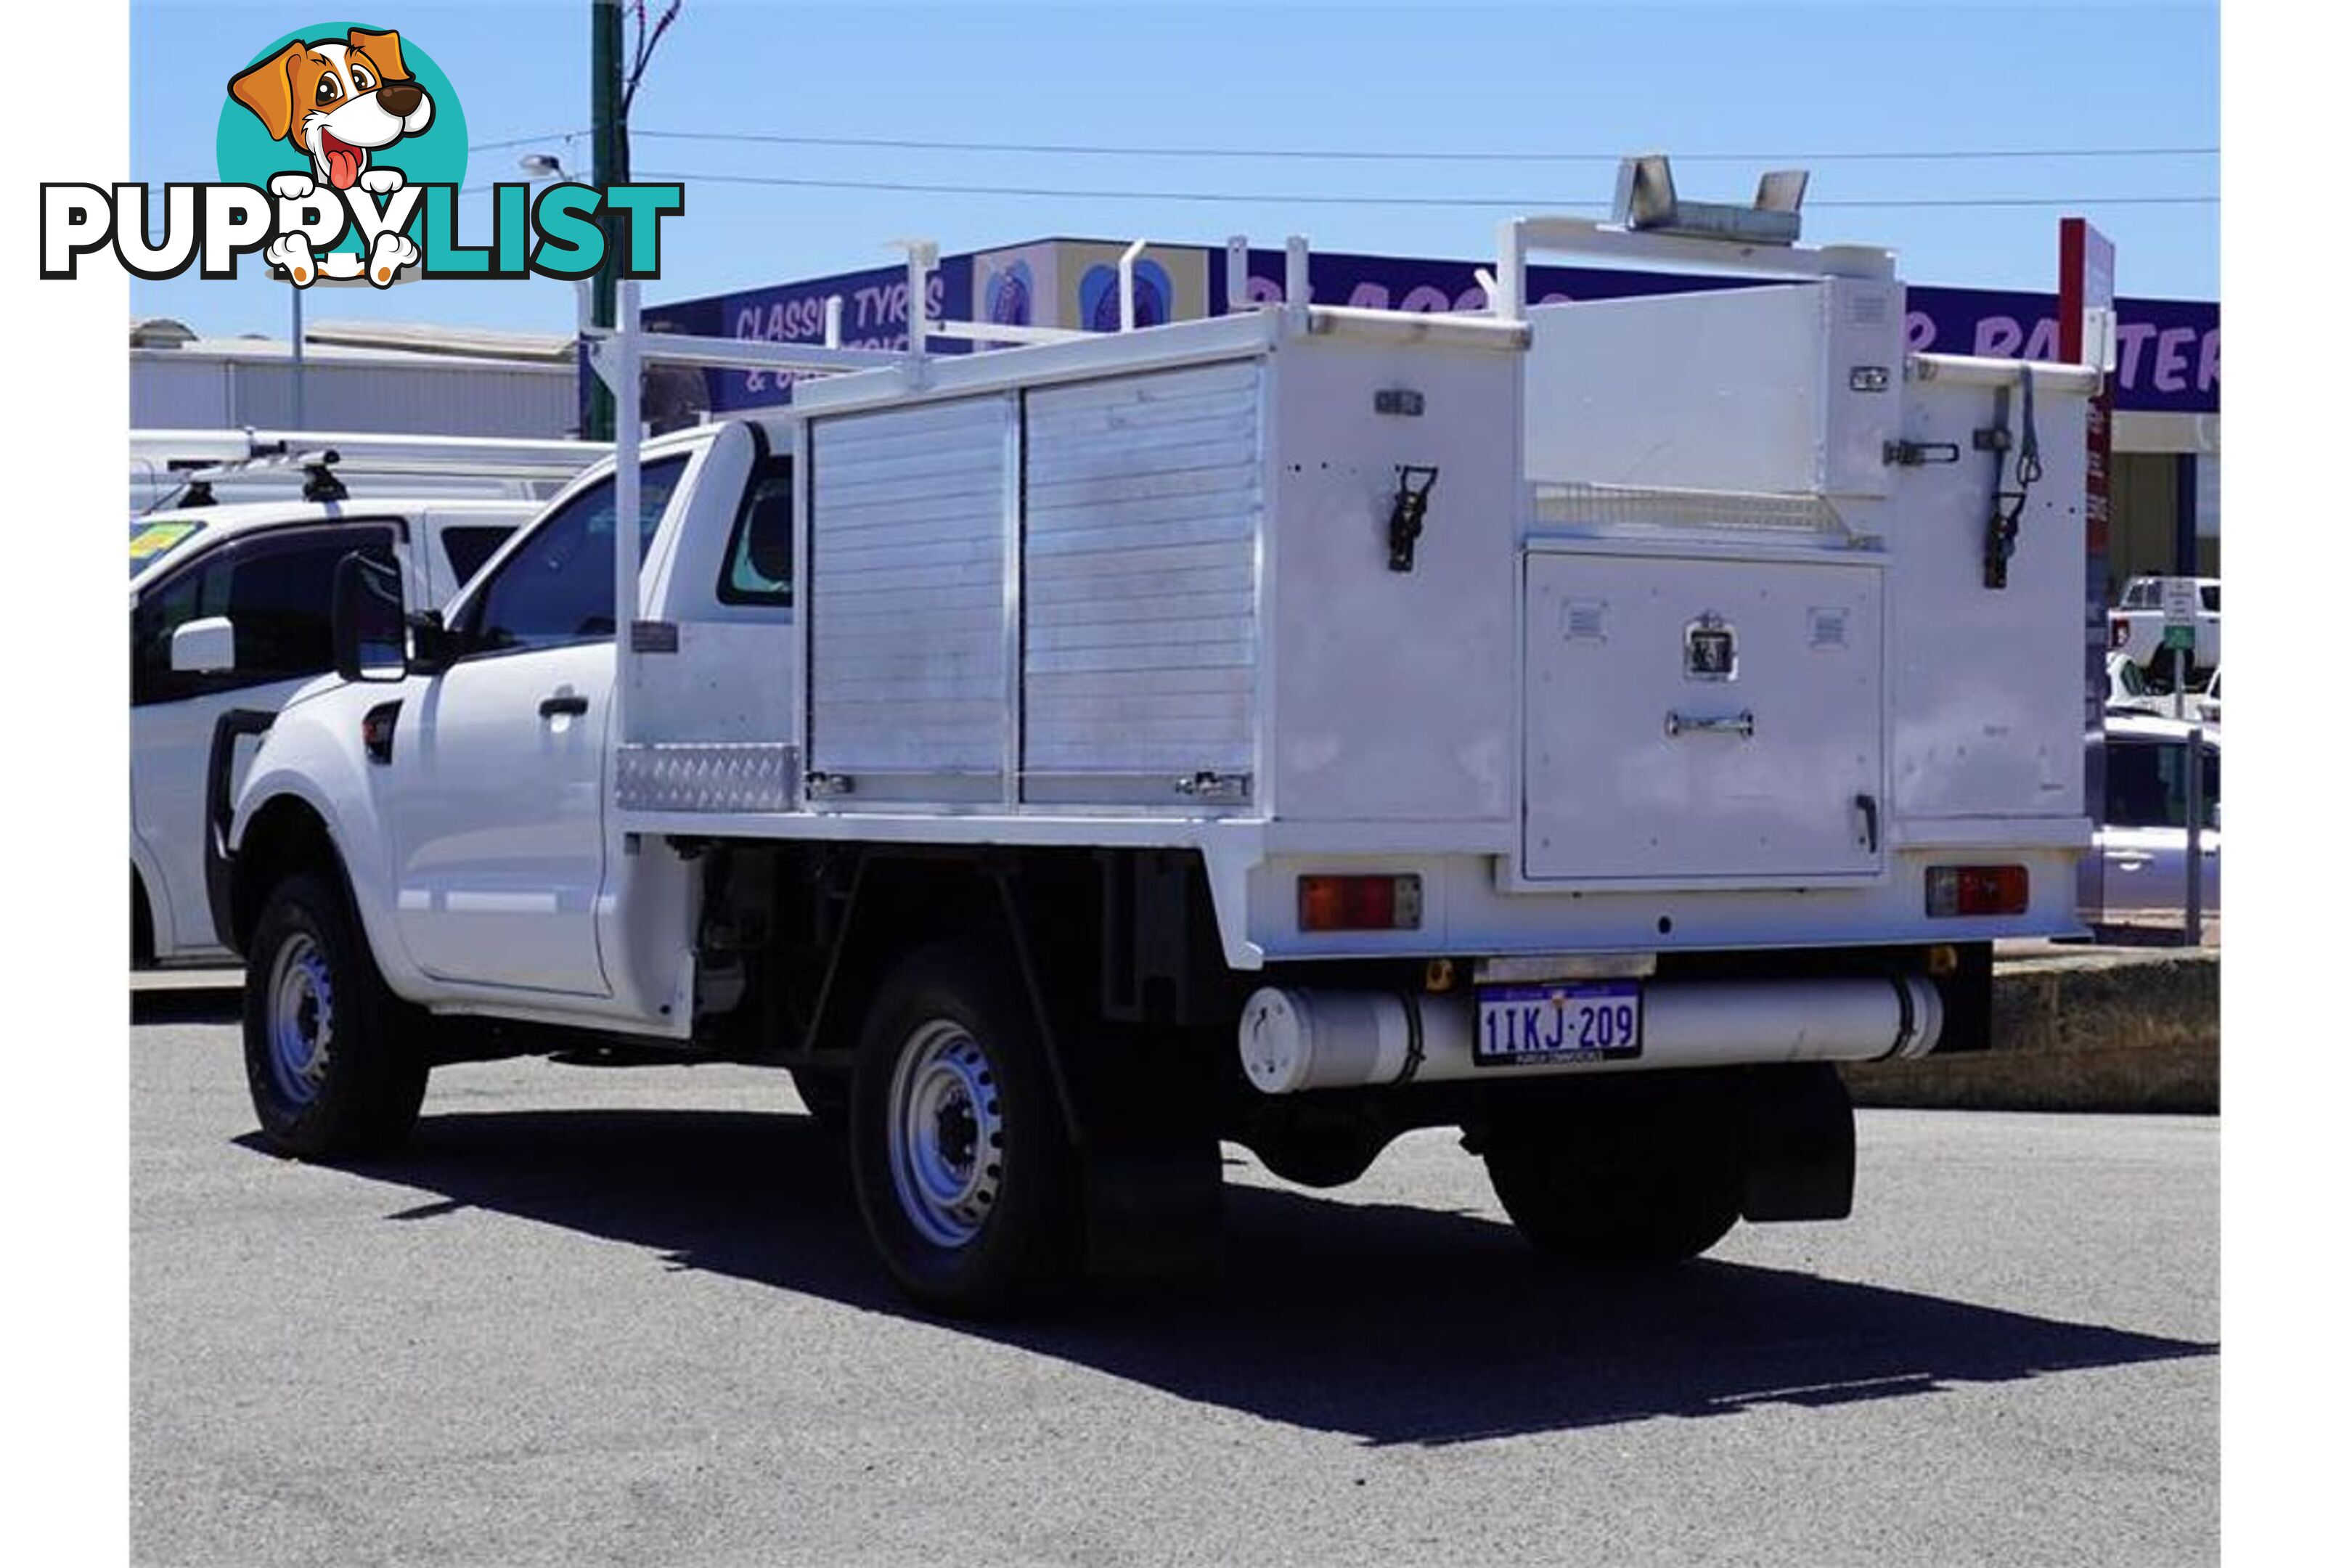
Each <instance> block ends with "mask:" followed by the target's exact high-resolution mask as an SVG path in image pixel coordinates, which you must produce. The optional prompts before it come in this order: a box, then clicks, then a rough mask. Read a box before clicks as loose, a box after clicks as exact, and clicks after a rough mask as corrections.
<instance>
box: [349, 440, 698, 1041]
mask: <svg viewBox="0 0 2352 1568" xmlns="http://www.w3.org/2000/svg"><path fill="white" fill-rule="evenodd" d="M685 462H686V459H685V458H682V457H681V458H667V459H665V460H663V461H661V462H656V463H648V464H646V466H645V468H644V470H643V479H642V484H641V489H642V499H641V505H640V510H639V527H638V543H639V549H640V550H641V551H642V549H643V547H644V543H645V542H646V540H647V539H649V538H650V537H651V535H652V533H653V530H654V526H655V524H656V523H657V522H658V521H659V520H660V517H661V514H662V511H663V509H664V508H665V507H666V506H667V503H668V500H669V496H670V492H671V491H672V489H675V488H676V486H677V479H678V475H679V473H680V472H681V471H682V470H683V468H684V467H685ZM613 502H614V497H613V482H612V480H611V479H610V478H609V477H608V478H606V479H602V480H600V481H599V482H597V483H596V484H593V485H592V486H590V487H589V488H587V489H583V490H581V491H579V492H577V493H575V494H574V495H573V496H572V499H571V500H568V501H566V502H565V503H564V504H563V505H562V506H561V507H559V508H557V509H556V510H554V511H552V512H551V513H549V514H548V515H547V516H546V517H544V518H542V519H541V521H539V522H538V523H537V524H536V525H534V527H533V529H532V531H531V535H530V538H529V539H527V540H525V541H524V542H523V543H522V545H521V546H520V548H518V549H517V550H515V551H514V552H512V553H510V554H509V555H508V556H507V557H506V558H505V559H504V560H502V561H501V562H500V563H499V564H498V566H497V567H496V568H494V569H493V574H492V575H490V576H489V577H488V579H486V580H485V581H484V582H483V583H482V584H481V585H480V588H479V590H478V592H476V593H474V594H472V595H469V596H468V597H467V600H466V602H465V604H464V605H463V606H462V607H461V608H460V610H459V611H458V613H457V617H456V621H455V630H456V631H457V635H458V637H459V639H460V647H461V649H462V651H461V653H460V655H459V657H458V658H457V659H456V660H455V661H454V662H453V663H451V664H450V666H449V667H448V668H446V669H445V670H443V671H442V672H441V673H440V674H438V675H436V676H433V677H430V678H428V679H425V680H424V681H422V682H420V683H415V685H413V686H412V688H411V690H412V691H413V693H414V695H413V696H412V697H411V698H409V699H408V701H410V702H413V703H414V705H415V712H413V713H409V712H404V713H402V714H401V715H400V716H399V718H398V719H397V721H395V724H394V736H393V744H392V758H391V761H390V762H389V763H385V764H383V767H384V769H385V773H384V774H383V780H384V783H383V789H384V791H385V795H386V800H387V810H386V813H385V817H386V822H387V825H388V826H389V828H390V831H391V833H392V837H393V855H394V863H395V865H396V866H397V868H398V870H397V875H398V878H399V885H400V890H399V897H398V909H399V921H400V931H401V940H402V942H403V944H404V946H405V947H406V948H407V950H408V954H409V956H410V958H411V959H412V960H414V961H415V963H416V964H417V965H418V966H419V967H420V968H422V969H423V970H424V971H425V973H428V974H431V975H433V976H435V977H436V978H437V979H442V980H448V981H456V982H460V983H467V984H484V985H498V986H508V987H514V988H519V989H527V990H533V991H547V992H557V993H562V994H572V995H583V996H602V995H606V994H610V987H609V985H608V984H607V983H606V980H605V977H604V964H603V962H602V959H601V955H600V953H599V951H598V947H597V932H596V908H597V900H598V898H599V895H600V894H601V892H602V890H603V883H604V854H605V836H604V762H605V757H606V755H607V752H608V751H609V743H608V737H607V734H606V726H607V722H608V721H609V719H610V717H611V704H612V690H613V538H614V505H613Z"/></svg>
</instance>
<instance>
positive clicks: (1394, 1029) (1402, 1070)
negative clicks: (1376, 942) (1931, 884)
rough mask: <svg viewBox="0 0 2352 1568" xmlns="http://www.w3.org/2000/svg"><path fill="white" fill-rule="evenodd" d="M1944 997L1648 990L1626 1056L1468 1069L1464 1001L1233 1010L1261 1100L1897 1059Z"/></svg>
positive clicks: (1810, 986)
mask: <svg viewBox="0 0 2352 1568" xmlns="http://www.w3.org/2000/svg"><path fill="white" fill-rule="evenodd" d="M1943 1027H1944V1005H1943V999H1942V998H1941V997H1940V996H1939V995H1938V994H1937V991H1936V987H1935V986H1934V985H1933V984H1930V983H1929V982H1928V981H1927V980H1925V979H1923V978H1921V977H1919V976H1916V975H1905V976H1903V977H1900V978H1881V979H1861V980H1723V981H1691V982H1687V983H1684V984H1664V985H1649V986H1645V987H1644V988H1643V993H1642V1047H1641V1053H1640V1054H1639V1055H1638V1056H1635V1057H1631V1058H1623V1059H1614V1058H1612V1059H1606V1060H1603V1059H1597V1058H1593V1057H1591V1056H1584V1057H1578V1058H1564V1059H1554V1060H1550V1061H1532V1062H1513V1063H1509V1064H1491V1065H1487V1066H1483V1067H1482V1066H1480V1065H1478V1064H1477V1062H1476V1061H1475V1060H1474V1058H1473V1056H1472V1050H1471V1046H1472V1041H1473V1038H1474V1037H1475V1031H1476V1028H1477V1004H1476V1002H1475V1000H1474V999H1473V998H1472V997H1471V996H1469V995H1466V994H1453V995H1415V994H1403V993H1394V992H1385V991H1318V990H1307V989H1304V988H1292V987H1289V986H1282V985H1267V986H1263V987H1261V988H1260V989H1259V990H1258V991H1257V992H1256V993H1255V994H1253V995H1252V996H1251V997H1250V999H1249V1002H1248V1004H1247V1005H1244V1007H1243V1008H1242V1019H1241V1030H1240V1046H1241V1056H1242V1068H1243V1070H1244V1071H1245V1072H1246V1073H1248V1075H1249V1080H1250V1082H1251V1083H1252V1084H1253V1085H1255V1087H1256V1088H1257V1089H1259V1090H1260V1091H1261V1092H1263V1093H1265V1094H1296V1093H1297V1092H1298V1091H1300V1090H1301V1089H1361V1088H1364V1087H1366V1086H1369V1085H1372V1084H1399V1083H1406V1082H1444V1081H1448V1080H1452V1079H1468V1078H1485V1079H1495V1080H1497V1081H1499V1080H1502V1079H1511V1078H1523V1077H1529V1076H1534V1075H1537V1074H1547V1075H1548V1074H1555V1073H1570V1072H1575V1073H1594V1072H1629V1071H1641V1070H1643V1069H1654V1068H1702V1067H1741V1066H1750V1065H1764V1064H1770V1063H1777V1062H1862V1061H1886V1060H1906V1061H1907V1060H1910V1059H1912V1058H1917V1057H1924V1056H1926V1055H1927V1053H1928V1052H1929V1051H1931V1050H1934V1049H1935V1048H1936V1042H1937V1039H1938V1038H1939V1037H1941V1035H1942V1033H1943Z"/></svg>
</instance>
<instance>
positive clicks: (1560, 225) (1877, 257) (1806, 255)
mask: <svg viewBox="0 0 2352 1568" xmlns="http://www.w3.org/2000/svg"><path fill="white" fill-rule="evenodd" d="M1495 251H1496V261H1495V283H1496V287H1495V289H1494V293H1493V295H1492V299H1493V304H1494V312H1495V314H1496V315H1498V316H1501V317H1503V318H1504V319H1505V320H1507V321H1516V320H1517V319H1518V318H1519V317H1520V316H1521V315H1523V314H1524V313H1525V312H1526V310H1527V283H1528V255H1529V254H1530V253H1532V252H1537V251H1543V252H1549V253H1550V254H1553V255H1570V256H1582V257H1588V258H1593V259H1596V260H1601V261H1610V262H1614V263H1617V264H1618V265H1621V266H1634V267H1664V268H1671V267H1699V268H1710V269H1713V270H1716V271H1719V272H1729V273H1749V274H1754V275H1758V276H1762V277H1774V278H1892V277H1894V276H1895V253H1894V252H1892V251H1889V250H1882V249H1880V248H1878V247H1875V246H1866V245H1829V246H1822V247H1811V246H1803V245H1779V244H1764V243H1759V242H1752V241H1744V240H1730V239H1696V238H1692V237H1688V236H1685V235H1676V234H1658V233H1644V232H1642V231H1639V230H1634V229H1627V228H1620V227H1617V226H1614V225H1612V224H1604V223H1600V222H1596V221H1595V220H1593V219H1591V218H1581V217H1548V216H1535V217H1515V218H1507V219H1505V220H1504V221H1503V222H1502V223H1500V224H1498V225H1497V226H1496V230H1495Z"/></svg>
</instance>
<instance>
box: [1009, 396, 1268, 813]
mask: <svg viewBox="0 0 2352 1568" xmlns="http://www.w3.org/2000/svg"><path fill="white" fill-rule="evenodd" d="M1260 377H1261V372H1260V369H1259V367H1258V365H1257V364H1256V363H1255V362H1250V363H1239V364H1223V365H1212V366H1207V367H1204V368H1202V369H1198V370H1181V371H1162V372H1157V373H1154V374H1148V375H1132V376H1122V377H1118V378H1116V379H1110V380H1105V381H1100V382H1092V383H1087V384H1081V385H1076V386H1067V387H1055V388H1050V389H1047V390H1043V391H1038V392H1033V393H1031V394H1030V395H1029V398H1028V416H1027V436H1026V441H1027V466H1028V476H1027V513H1028V517H1027V522H1028V528H1027V539H1026V559H1025V568H1024V572H1025V582H1024V597H1025V605H1024V610H1025V620H1026V624H1025V626H1024V713H1025V722H1026V734H1025V739H1024V758H1023V766H1024V772H1025V777H1024V795H1025V796H1026V797H1027V798H1028V799H1031V800H1035V801H1055V800H1066V801H1093V800H1101V801H1118V800H1131V801H1139V802H1144V803H1150V802H1157V801H1166V802H1168V803H1170V804H1175V803H1177V802H1178V801H1179V800H1180V799H1181V797H1180V796H1178V795H1175V794H1174V793H1173V791H1172V782H1173V781H1174V780H1175V779H1176V778H1177V777H1178V776H1179V775H1185V776H1190V775H1191V774H1192V773H1196V772H1199V771H1201V770H1204V769H1205V770H1212V771H1215V772H1218V773H1245V772H1247V771H1248V770H1249V768H1250V759H1251V755H1252V747H1253V742H1254V739H1255V737H1254V725H1255V717H1254V707H1253V700H1252V692H1253V689H1254V682H1255V671H1254V665H1255V658H1256V649H1257V632H1258V628H1257V616H1256V600H1257V594H1256V574H1257V566H1256V558H1257V533H1258V523H1259V515H1260V512H1261V510H1262V508H1263V505H1264V500H1263V495H1262V485H1261V480H1260V441H1259V428H1260V418H1259V403H1260V397H1261V379H1260Z"/></svg>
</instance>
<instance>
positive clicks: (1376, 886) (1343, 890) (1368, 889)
mask: <svg viewBox="0 0 2352 1568" xmlns="http://www.w3.org/2000/svg"><path fill="white" fill-rule="evenodd" d="M1298 929H1299V930H1300V931H1418V930H1420V929H1421V879H1420V878H1419V877H1301V878H1299V879H1298Z"/></svg>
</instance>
